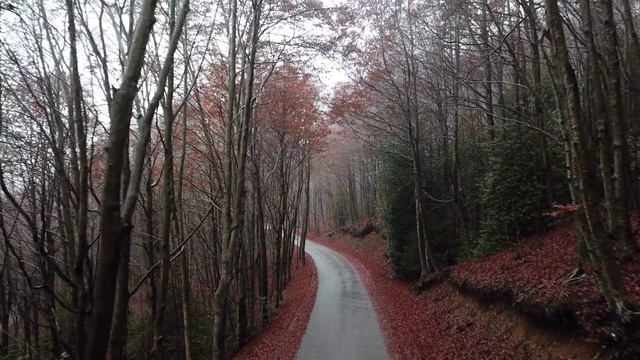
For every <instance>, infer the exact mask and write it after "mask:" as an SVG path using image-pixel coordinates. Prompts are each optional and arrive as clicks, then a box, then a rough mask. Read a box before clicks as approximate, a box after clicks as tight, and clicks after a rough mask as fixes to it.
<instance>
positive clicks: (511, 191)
mask: <svg viewBox="0 0 640 360" xmlns="http://www.w3.org/2000/svg"><path fill="white" fill-rule="evenodd" d="M543 168H544V167H543V160H542V155H541V154H540V147H539V134H538V133H537V132H536V131H534V130H531V129H527V128H523V127H520V126H515V125H513V126H504V127H503V128H501V129H499V130H498V131H497V132H496V139H495V140H494V141H493V142H492V143H491V144H490V149H489V169H488V172H487V173H486V175H485V177H484V181H483V188H484V189H483V190H484V191H483V194H482V203H483V205H484V210H485V212H484V217H483V221H482V223H481V231H480V239H479V241H478V242H477V243H476V244H475V245H474V246H473V249H472V252H473V255H474V256H484V255H488V254H491V253H494V252H496V251H499V250H501V249H503V248H504V247H506V246H508V245H510V244H512V243H514V242H515V241H517V240H518V239H520V238H521V237H524V236H527V235H531V234H533V233H536V232H538V231H540V230H541V229H542V227H543V224H544V219H543V215H542V213H543V212H544V211H545V210H546V209H548V208H549V205H550V204H549V203H548V201H547V196H546V187H545V184H544V175H543V174H544V173H543V170H542V169H543ZM556 168H557V167H556Z"/></svg>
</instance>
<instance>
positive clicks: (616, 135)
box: [598, 0, 638, 256]
mask: <svg viewBox="0 0 640 360" xmlns="http://www.w3.org/2000/svg"><path fill="white" fill-rule="evenodd" d="M598 4H599V8H600V9H601V11H602V12H603V14H604V18H603V27H604V33H605V38H606V40H605V43H604V46H603V48H604V50H603V56H604V62H605V64H606V66H605V68H606V74H607V80H608V81H607V95H608V96H607V105H608V110H609V111H608V115H609V116H608V118H609V119H611V120H610V121H611V133H612V140H613V177H612V178H611V181H612V182H613V198H612V199H611V210H613V212H612V213H610V214H609V216H610V217H611V224H612V225H613V229H612V230H613V233H614V234H615V236H616V238H617V239H618V240H620V241H621V242H622V244H623V246H624V247H625V255H626V256H630V255H631V253H633V252H634V251H635V250H637V248H638V245H637V243H636V241H635V239H634V236H633V233H632V231H631V221H630V219H629V213H630V211H629V207H628V205H629V203H628V201H627V196H629V195H631V191H630V189H631V184H630V179H629V176H628V174H629V172H630V170H629V169H630V163H629V155H628V154H629V145H628V143H627V126H626V123H625V118H624V107H623V105H622V88H621V75H620V59H619V57H618V34H617V30H616V23H615V19H614V14H613V2H612V0H598Z"/></svg>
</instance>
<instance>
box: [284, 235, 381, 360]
mask: <svg viewBox="0 0 640 360" xmlns="http://www.w3.org/2000/svg"><path fill="white" fill-rule="evenodd" d="M306 251H307V253H308V254H309V255H311V257H312V258H313V261H314V262H315V265H316V268H317V270H318V295H317V297H316V303H315V305H314V307H313V312H312V313H311V319H310V320H309V325H308V327H307V332H306V333H305V334H304V337H303V338H302V344H301V345H300V349H299V350H298V354H297V356H296V358H297V359H299V360H315V359H323V360H324V359H326V360H359V359H363V360H364V359H366V360H386V359H389V355H388V354H387V348H386V346H385V344H384V339H383V337H382V332H381V331H380V327H379V326H378V318H377V316H376V313H375V311H374V310H373V306H372V305H371V300H370V299H369V295H368V294H367V291H366V290H365V288H364V285H363V284H362V281H361V280H360V277H359V276H358V273H357V272H356V271H355V269H354V268H353V267H352V266H351V264H349V262H348V261H347V260H346V259H345V258H344V257H343V256H341V255H340V254H338V253H336V252H335V251H332V250H330V249H328V248H326V247H324V246H321V245H318V244H315V243H312V242H310V241H307V243H306Z"/></svg>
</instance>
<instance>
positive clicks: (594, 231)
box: [545, 0, 630, 321]
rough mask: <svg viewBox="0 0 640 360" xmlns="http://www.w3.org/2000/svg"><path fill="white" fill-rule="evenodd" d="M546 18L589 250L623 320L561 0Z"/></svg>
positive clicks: (550, 5)
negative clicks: (558, 74)
mask: <svg viewBox="0 0 640 360" xmlns="http://www.w3.org/2000/svg"><path fill="white" fill-rule="evenodd" d="M545 5H546V9H545V10H546V17H547V23H548V26H549V30H550V33H551V38H552V43H553V47H554V58H555V61H556V66H557V67H558V70H559V71H560V74H561V76H562V82H563V85H564V90H565V94H566V99H567V109H568V118H569V124H570V134H571V140H572V145H573V151H574V154H575V158H576V161H577V164H576V168H577V169H578V171H579V183H577V184H576V188H577V189H579V194H580V199H581V200H582V207H583V208H582V211H583V212H584V220H585V221H586V226H585V227H586V228H587V229H588V236H586V237H585V239H584V240H585V243H586V244H585V245H586V247H587V249H588V251H589V255H590V257H591V260H592V263H593V264H594V265H595V267H596V269H595V273H596V276H597V278H598V279H599V282H600V285H601V290H602V292H603V294H604V296H605V298H606V299H607V302H608V304H609V307H610V309H611V311H612V312H613V313H614V314H616V315H617V316H618V318H619V319H620V320H622V321H628V320H629V319H630V312H629V311H630V310H629V309H630V301H629V298H628V295H627V291H626V288H625V286H624V284H623V283H622V277H621V274H620V270H619V268H618V266H617V264H616V263H615V260H614V257H613V254H612V251H611V247H610V246H608V245H607V244H605V243H604V239H605V233H606V231H605V225H604V222H603V221H602V217H601V215H600V213H599V210H598V207H599V198H598V194H597V174H596V170H595V168H594V166H593V162H592V159H593V151H592V150H591V147H590V145H589V141H588V138H587V130H588V129H587V128H586V127H585V125H584V123H583V121H584V120H583V116H582V108H581V104H580V97H579V86H578V82H577V79H576V76H575V72H574V69H573V67H572V65H571V62H570V59H569V51H568V48H567V44H566V40H565V36H564V29H563V22H562V17H561V15H560V11H559V8H558V3H557V0H545Z"/></svg>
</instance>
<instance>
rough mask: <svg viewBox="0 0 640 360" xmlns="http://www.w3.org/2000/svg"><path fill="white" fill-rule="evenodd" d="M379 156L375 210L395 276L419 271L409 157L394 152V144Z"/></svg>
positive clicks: (406, 275)
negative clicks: (378, 186)
mask: <svg viewBox="0 0 640 360" xmlns="http://www.w3.org/2000/svg"><path fill="white" fill-rule="evenodd" d="M385 150H388V151H383V152H382V153H381V156H380V170H379V172H378V181H379V184H380V198H379V201H378V211H379V213H380V217H381V218H382V219H383V220H384V223H385V225H386V229H385V232H386V234H385V235H386V236H385V237H386V239H387V256H388V258H389V261H390V263H391V266H392V268H393V272H394V274H395V276H397V277H398V278H410V277H416V276H419V275H420V258H419V256H418V245H417V240H416V227H415V216H416V215H415V213H416V212H415V201H414V196H413V188H414V183H413V173H412V171H413V170H412V164H411V160H409V158H408V157H406V156H403V154H400V153H397V152H394V151H393V150H394V146H393V145H391V144H388V145H387V149H385Z"/></svg>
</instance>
